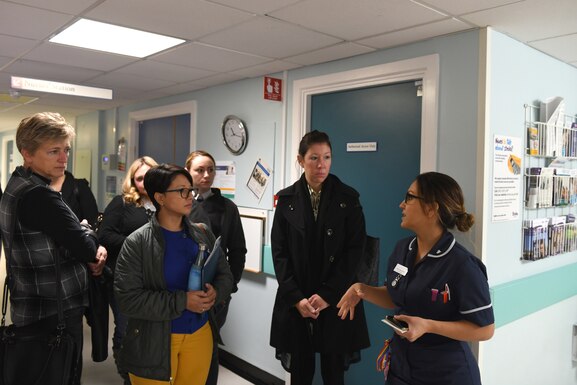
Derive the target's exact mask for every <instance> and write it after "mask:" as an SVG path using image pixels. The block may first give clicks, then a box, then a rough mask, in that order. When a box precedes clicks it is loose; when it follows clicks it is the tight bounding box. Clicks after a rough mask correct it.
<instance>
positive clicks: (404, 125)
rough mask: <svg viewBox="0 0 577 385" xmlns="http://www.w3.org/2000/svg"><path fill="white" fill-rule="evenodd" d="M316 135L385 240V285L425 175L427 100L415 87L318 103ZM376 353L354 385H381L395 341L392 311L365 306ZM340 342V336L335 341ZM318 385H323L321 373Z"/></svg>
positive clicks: (351, 380) (367, 355)
mask: <svg viewBox="0 0 577 385" xmlns="http://www.w3.org/2000/svg"><path fill="white" fill-rule="evenodd" d="M311 129H316V130H319V131H325V132H326V133H327V134H328V135H329V137H330V139H331V144H332V148H333V160H332V167H331V172H332V173H333V174H335V175H337V176H338V177H339V178H340V179H341V180H342V181H343V182H344V183H346V184H348V185H350V186H352V187H354V188H355V189H356V190H357V191H358V192H359V193H360V195H361V204H362V206H363V211H364V214H365V218H366V226H367V234H369V235H372V236H374V237H378V238H380V240H381V242H380V254H381V255H380V267H379V284H382V283H383V281H384V272H385V269H386V265H387V259H388V257H389V254H390V253H391V251H392V249H393V247H394V245H395V243H396V241H397V240H399V239H400V238H402V237H405V236H408V235H409V233H408V232H407V231H405V230H403V229H401V228H400V226H399V224H400V220H401V210H400V208H399V204H400V202H401V200H402V199H403V198H404V196H405V192H406V191H407V189H408V187H409V186H410V184H411V183H412V181H413V180H414V178H415V176H416V175H417V174H418V173H419V167H420V153H421V97H418V96H417V89H416V87H415V85H414V81H410V82H404V83H397V84H391V85H383V86H376V87H370V88H363V89H355V90H348V91H341V92H333V93H328V94H321V95H316V96H313V97H312V101H311ZM358 142H376V144H377V151H374V152H347V143H358ZM365 309H366V313H367V314H366V316H367V324H368V327H369V334H370V339H371V347H370V348H369V349H366V350H363V351H362V352H361V362H360V363H357V364H354V365H351V367H350V369H349V371H348V372H347V375H346V383H348V384H379V383H382V382H383V377H382V376H383V374H382V373H379V372H377V371H376V370H375V367H376V365H375V360H376V358H377V355H378V353H379V351H380V349H381V348H382V346H383V340H384V339H385V338H388V337H390V336H391V335H392V332H391V329H390V328H389V327H387V326H386V325H384V324H383V323H382V322H381V321H380V320H381V319H382V318H384V315H385V314H388V313H387V311H385V310H383V309H381V308H379V307H376V306H374V305H372V304H365ZM335 337H336V336H335ZM317 374H319V375H316V376H315V377H316V378H315V383H316V384H321V383H322V381H321V380H320V371H319V370H317Z"/></svg>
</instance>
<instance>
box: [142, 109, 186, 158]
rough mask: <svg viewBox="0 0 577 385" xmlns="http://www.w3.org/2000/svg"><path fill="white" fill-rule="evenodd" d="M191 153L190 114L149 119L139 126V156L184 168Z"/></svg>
mask: <svg viewBox="0 0 577 385" xmlns="http://www.w3.org/2000/svg"><path fill="white" fill-rule="evenodd" d="M189 152H190V114H183V115H178V116H168V117H165V118H156V119H149V120H144V121H141V122H139V125H138V156H139V157H141V156H145V155H147V156H150V157H152V158H153V159H154V160H155V161H157V162H158V163H159V164H160V163H174V164H177V165H179V166H184V162H185V161H186V157H187V156H188V154H189Z"/></svg>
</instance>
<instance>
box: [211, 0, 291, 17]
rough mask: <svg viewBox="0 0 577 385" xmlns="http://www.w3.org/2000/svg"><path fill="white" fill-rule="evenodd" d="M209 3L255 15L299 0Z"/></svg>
mask: <svg viewBox="0 0 577 385" xmlns="http://www.w3.org/2000/svg"><path fill="white" fill-rule="evenodd" d="M208 1H210V2H211V3H218V4H222V5H227V6H229V7H233V8H237V9H242V10H243V11H247V12H252V13H255V14H257V15H266V14H267V13H269V12H271V11H274V10H276V9H280V8H283V7H286V6H287V5H291V4H293V3H297V2H299V1H301V0H242V1H238V0H208Z"/></svg>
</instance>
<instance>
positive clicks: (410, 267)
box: [337, 172, 495, 385]
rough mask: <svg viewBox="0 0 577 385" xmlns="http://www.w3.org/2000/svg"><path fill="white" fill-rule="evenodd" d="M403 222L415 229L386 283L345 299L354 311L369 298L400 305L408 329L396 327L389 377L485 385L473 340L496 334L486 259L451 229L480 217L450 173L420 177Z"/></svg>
mask: <svg viewBox="0 0 577 385" xmlns="http://www.w3.org/2000/svg"><path fill="white" fill-rule="evenodd" d="M400 208H401V210H402V219H401V227H402V228H405V229H408V230H411V231H413V232H414V233H415V236H412V237H409V238H406V239H403V240H401V241H399V242H398V243H397V245H396V246H395V248H394V250H393V252H392V254H391V256H390V257H389V262H388V269H387V279H386V283H385V285H384V286H382V287H373V286H368V285H365V284H362V283H355V284H353V285H352V286H351V287H350V288H349V290H348V291H347V292H346V293H345V295H344V296H343V297H342V298H341V300H340V302H339V303H338V304H337V307H338V308H339V313H338V314H339V316H340V317H341V318H342V319H345V318H347V317H349V318H354V315H355V306H356V305H357V304H358V303H359V302H360V300H361V299H364V300H367V301H369V302H372V303H374V304H376V305H379V306H381V307H383V308H386V309H393V310H394V313H395V319H397V320H399V321H404V322H406V323H407V324H408V331H406V332H404V333H401V332H396V331H395V333H394V334H393V338H392V341H390V345H389V348H390V349H389V351H390V355H388V354H387V356H388V358H389V359H390V361H389V363H388V365H385V364H383V366H388V368H389V370H388V378H387V384H390V385H405V384H411V385H427V384H444V385H449V384H454V385H480V384H481V378H480V373H479V367H478V365H477V362H476V360H475V357H474V356H473V354H472V352H471V349H470V348H469V345H468V342H469V341H485V340H488V339H490V338H491V337H492V336H493V333H494V330H495V326H494V322H495V320H494V316H493V307H492V304H491V297H490V295H489V285H488V282H487V272H486V269H485V266H484V265H483V263H482V262H481V261H480V260H479V259H478V258H476V257H475V256H474V255H473V254H471V253H470V252H469V251H468V250H467V249H465V248H464V247H463V246H462V245H460V244H459V243H458V242H456V240H455V237H454V236H453V234H452V233H451V232H449V230H450V229H454V228H455V227H456V228H457V229H458V230H459V231H463V232H465V231H468V230H469V229H470V228H471V226H472V225H473V223H474V217H473V215H472V214H469V213H467V212H466V211H465V207H464V199H463V192H462V190H461V188H460V187H459V185H458V184H457V182H456V181H455V180H454V179H453V178H451V177H450V176H448V175H445V174H441V173H437V172H428V173H424V174H421V175H419V176H417V178H416V180H415V181H414V182H413V183H412V184H411V186H410V187H409V190H408V191H407V193H406V195H405V199H404V200H403V201H402V202H401V204H400Z"/></svg>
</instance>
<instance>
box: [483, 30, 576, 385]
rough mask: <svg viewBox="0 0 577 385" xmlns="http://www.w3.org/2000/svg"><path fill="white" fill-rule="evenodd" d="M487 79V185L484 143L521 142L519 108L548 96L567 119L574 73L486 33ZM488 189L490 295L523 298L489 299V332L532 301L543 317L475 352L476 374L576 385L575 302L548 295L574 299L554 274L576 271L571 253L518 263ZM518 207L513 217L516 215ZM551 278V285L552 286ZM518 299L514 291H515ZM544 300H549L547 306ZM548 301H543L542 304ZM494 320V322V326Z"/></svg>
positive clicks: (526, 320) (509, 327) (488, 381)
mask: <svg viewBox="0 0 577 385" xmlns="http://www.w3.org/2000/svg"><path fill="white" fill-rule="evenodd" d="M488 54H489V60H488V63H489V67H488V68H489V74H490V78H489V81H488V97H487V105H488V111H489V114H488V116H487V123H488V125H487V132H486V137H485V157H486V159H487V163H486V171H487V174H486V175H487V177H488V178H491V177H492V164H491V159H492V157H493V152H492V145H491V143H492V138H493V136H494V135H495V134H502V135H509V136H515V137H520V138H521V139H522V140H524V136H525V135H526V132H525V125H524V108H523V105H524V104H535V103H538V102H539V101H542V100H544V99H546V98H548V97H550V96H562V97H564V98H565V101H566V104H567V113H573V114H575V113H577V87H576V85H577V69H576V68H574V67H572V66H569V65H567V64H564V63H561V62H559V61H557V60H555V59H553V58H551V57H549V56H547V55H544V54H542V53H540V52H538V51H536V50H534V49H532V48H529V47H527V46H526V45H524V44H522V43H520V42H517V41H515V40H513V39H511V38H509V37H507V36H505V35H503V34H500V33H497V32H494V31H491V30H489V33H488ZM491 189H492V184H491V183H490V181H486V184H485V190H484V194H485V196H486V197H488V199H486V202H487V205H486V206H485V208H484V215H485V218H487V219H488V221H487V222H486V224H485V225H486V232H485V237H486V238H485V241H486V242H485V245H486V247H485V249H484V250H483V256H484V260H485V264H486V265H487V270H488V274H489V282H490V285H491V286H492V287H495V286H497V285H499V287H500V290H497V291H496V293H497V294H499V293H500V292H501V291H505V292H506V291H507V290H508V288H513V287H517V288H518V287H520V286H522V287H525V286H526V290H522V291H521V292H523V298H516V297H514V296H507V295H504V296H501V295H497V296H496V298H493V303H494V304H495V305H497V308H498V309H499V311H498V312H496V314H495V316H496V320H497V325H499V324H500V322H501V323H502V320H503V319H507V318H509V316H510V315H511V314H514V312H515V311H517V310H519V309H521V308H522V307H523V304H525V303H527V302H529V301H531V300H532V298H539V303H546V304H545V305H543V306H544V308H543V309H541V310H539V311H537V312H535V313H532V314H529V315H527V316H524V317H522V318H519V319H517V320H516V321H514V322H512V323H508V324H506V325H504V326H500V327H498V328H497V330H496V333H495V337H493V339H492V340H490V341H488V342H486V343H484V344H482V346H481V352H480V361H481V370H482V375H483V379H484V382H483V383H484V384H485V385H501V384H504V385H505V384H506V385H514V384H563V385H566V384H576V383H577V370H576V368H575V365H574V364H573V363H572V362H571V357H570V356H571V347H570V341H571V333H572V326H571V325H573V323H575V322H577V297H575V296H572V294H569V296H570V298H567V299H565V300H564V301H562V302H558V303H555V300H553V298H555V297H554V292H556V290H555V289H557V287H553V286H552V287H548V285H557V286H558V285H565V286H563V289H564V292H567V293H573V294H577V280H576V279H571V278H565V277H563V276H562V275H561V273H560V272H561V271H562V270H563V269H561V268H562V267H569V266H574V264H575V263H577V252H573V253H568V254H563V255H558V256H554V257H549V258H546V259H543V260H539V261H534V262H528V261H521V260H520V256H521V246H522V241H521V238H522V230H521V229H522V227H521V226H522V224H521V219H518V220H514V221H510V222H500V223H499V222H497V223H492V222H490V218H491ZM522 205H523V203H522V199H521V202H520V207H519V210H521V209H522ZM545 272H551V274H552V275H554V276H553V277H549V275H547V279H546V281H547V282H548V284H546V285H538V286H537V287H535V286H536V285H530V284H526V283H527V282H533V278H535V277H537V276H539V275H540V273H545ZM556 278H559V279H556ZM518 291H519V290H518ZM548 299H549V300H548ZM547 300H548V301H547ZM500 320H501V321H500Z"/></svg>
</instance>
